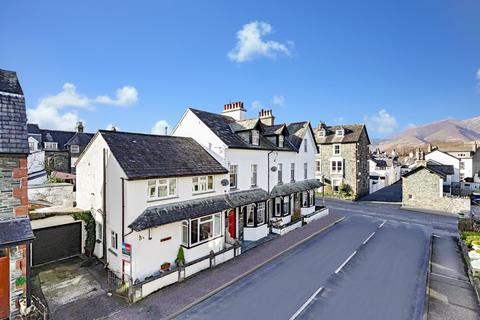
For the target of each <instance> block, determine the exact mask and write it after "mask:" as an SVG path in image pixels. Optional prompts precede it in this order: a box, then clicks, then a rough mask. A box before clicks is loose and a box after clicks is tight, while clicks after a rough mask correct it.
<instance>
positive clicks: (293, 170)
mask: <svg viewBox="0 0 480 320" xmlns="http://www.w3.org/2000/svg"><path fill="white" fill-rule="evenodd" d="M290 181H295V163H294V162H292V163H291V164H290Z"/></svg>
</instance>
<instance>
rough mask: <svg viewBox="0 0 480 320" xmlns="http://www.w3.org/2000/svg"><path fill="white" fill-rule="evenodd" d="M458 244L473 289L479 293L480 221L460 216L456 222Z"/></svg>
mask: <svg viewBox="0 0 480 320" xmlns="http://www.w3.org/2000/svg"><path fill="white" fill-rule="evenodd" d="M458 231H459V233H460V246H461V248H462V251H463V256H464V259H465V262H466V264H467V266H468V270H469V275H470V276H471V280H472V282H473V284H474V287H475V290H476V292H477V295H478V293H480V222H476V221H475V219H473V218H471V217H469V218H462V219H460V220H459V222H458Z"/></svg>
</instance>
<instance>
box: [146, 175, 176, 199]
mask: <svg viewBox="0 0 480 320" xmlns="http://www.w3.org/2000/svg"><path fill="white" fill-rule="evenodd" d="M176 195H177V179H176V178H173V179H158V180H149V181H148V198H150V199H161V198H166V197H173V196H176Z"/></svg>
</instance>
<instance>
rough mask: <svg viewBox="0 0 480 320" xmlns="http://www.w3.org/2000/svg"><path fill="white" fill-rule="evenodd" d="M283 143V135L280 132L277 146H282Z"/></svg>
mask: <svg viewBox="0 0 480 320" xmlns="http://www.w3.org/2000/svg"><path fill="white" fill-rule="evenodd" d="M284 143H285V137H284V136H283V134H281V135H279V136H278V146H279V147H280V148H283V145H284Z"/></svg>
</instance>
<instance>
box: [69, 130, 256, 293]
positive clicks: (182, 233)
mask: <svg viewBox="0 0 480 320" xmlns="http://www.w3.org/2000/svg"><path fill="white" fill-rule="evenodd" d="M227 173H228V171H227V170H226V169H225V168H224V167H223V166H222V165H220V164H219V163H218V162H217V161H216V160H215V159H214V158H213V157H212V156H210V155H209V154H208V153H207V152H206V151H205V150H204V149H203V148H202V147H201V146H200V145H199V144H198V143H197V142H195V140H193V139H191V138H182V137H171V136H157V135H146V134H134V133H125V132H114V131H103V130H102V131H99V132H97V134H96V135H95V136H94V138H93V139H92V141H91V142H90V144H89V145H88V147H87V148H86V149H85V151H84V152H83V153H82V155H81V156H80V158H79V160H78V162H77V193H76V194H77V206H78V207H79V208H82V209H85V210H90V211H91V212H92V213H93V216H94V219H95V221H96V239H97V244H96V246H95V250H94V254H95V255H96V256H97V257H98V258H100V259H103V261H104V262H105V263H106V264H107V266H108V268H109V269H110V270H112V271H114V272H115V273H116V274H117V275H119V276H120V275H121V276H122V278H123V277H129V278H130V279H131V280H132V283H138V282H142V281H144V280H145V279H146V278H149V277H152V276H154V275H156V274H158V273H159V271H160V268H161V266H162V265H163V264H165V263H168V264H170V265H172V266H173V265H174V264H175V260H176V258H177V253H178V251H179V249H180V247H181V248H183V251H184V254H185V263H187V264H188V263H190V262H192V261H195V260H197V259H201V258H204V257H208V256H209V254H211V252H213V253H218V252H221V251H222V250H225V249H226V248H228V247H231V242H230V241H229V239H227V238H226V232H225V226H226V224H225V217H226V212H227V211H228V209H230V208H231V204H230V203H229V202H227V198H226V196H225V188H226V187H225V186H223V185H222V181H226V180H225V179H226V178H227ZM223 184H225V183H224V182H223ZM243 196H244V198H247V200H249V198H248V195H247V196H245V195H243ZM228 200H230V199H228ZM232 201H238V202H240V203H242V204H243V202H242V201H245V199H243V198H242V199H232ZM122 247H123V248H124V249H127V248H128V250H127V251H128V254H127V257H126V256H125V252H123V253H122ZM232 257H233V255H232ZM173 278H174V280H175V281H176V280H178V276H177V275H175V277H173ZM161 286H163V285H156V287H155V288H154V289H159V288H160V287H161ZM152 290H153V289H151V290H150V291H152ZM149 293H151V292H149ZM143 295H146V293H145V292H144V293H143Z"/></svg>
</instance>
